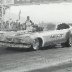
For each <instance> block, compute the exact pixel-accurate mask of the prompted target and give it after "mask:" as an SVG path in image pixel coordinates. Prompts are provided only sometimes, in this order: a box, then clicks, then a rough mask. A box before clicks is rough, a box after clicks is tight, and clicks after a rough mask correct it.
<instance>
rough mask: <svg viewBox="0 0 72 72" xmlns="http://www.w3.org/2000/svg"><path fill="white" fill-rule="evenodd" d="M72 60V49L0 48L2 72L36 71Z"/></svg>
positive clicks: (0, 71) (0, 68) (0, 70)
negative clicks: (33, 49)
mask: <svg viewBox="0 0 72 72" xmlns="http://www.w3.org/2000/svg"><path fill="white" fill-rule="evenodd" d="M71 60H72V47H69V48H68V47H65V48H61V47H47V48H46V49H43V50H38V51H32V50H29V49H6V48H5V47H0V72H25V71H35V70H37V69H43V68H47V67H51V66H54V65H57V64H60V63H63V62H68V61H71Z"/></svg>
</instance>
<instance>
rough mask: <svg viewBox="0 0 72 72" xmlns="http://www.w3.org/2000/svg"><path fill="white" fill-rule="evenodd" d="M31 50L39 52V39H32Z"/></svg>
mask: <svg viewBox="0 0 72 72" xmlns="http://www.w3.org/2000/svg"><path fill="white" fill-rule="evenodd" d="M32 48H33V50H35V51H37V50H39V48H40V42H39V39H34V41H33V45H32Z"/></svg>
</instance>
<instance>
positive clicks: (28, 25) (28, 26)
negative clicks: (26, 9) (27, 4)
mask: <svg viewBox="0 0 72 72" xmlns="http://www.w3.org/2000/svg"><path fill="white" fill-rule="evenodd" d="M33 25H34V23H33V22H32V21H31V20H30V17H29V16H27V20H26V21H25V27H26V30H27V31H32V29H33Z"/></svg>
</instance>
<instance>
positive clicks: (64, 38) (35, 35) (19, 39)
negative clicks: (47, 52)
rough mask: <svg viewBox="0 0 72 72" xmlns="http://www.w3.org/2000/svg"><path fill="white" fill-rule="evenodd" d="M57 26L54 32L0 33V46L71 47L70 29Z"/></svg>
mask: <svg viewBox="0 0 72 72" xmlns="http://www.w3.org/2000/svg"><path fill="white" fill-rule="evenodd" d="M64 27H65V26H64ZM64 27H63V25H62V24H60V25H57V26H56V27H55V29H54V30H42V31H38V32H37V31H35V32H25V31H22V32H21V31H20V32H5V31H3V32H0V45H3V46H5V47H17V48H33V49H34V50H38V49H39V48H41V47H45V46H49V45H57V44H61V46H62V47H70V46H71V37H70V36H71V31H70V28H69V27H68V28H66V27H65V28H64Z"/></svg>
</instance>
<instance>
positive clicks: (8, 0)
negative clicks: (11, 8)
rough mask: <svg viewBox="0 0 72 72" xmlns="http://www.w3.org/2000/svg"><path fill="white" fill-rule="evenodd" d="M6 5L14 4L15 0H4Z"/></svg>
mask: <svg viewBox="0 0 72 72" xmlns="http://www.w3.org/2000/svg"><path fill="white" fill-rule="evenodd" d="M3 4H4V5H9V4H14V0H3Z"/></svg>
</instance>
